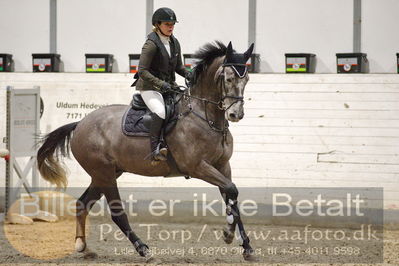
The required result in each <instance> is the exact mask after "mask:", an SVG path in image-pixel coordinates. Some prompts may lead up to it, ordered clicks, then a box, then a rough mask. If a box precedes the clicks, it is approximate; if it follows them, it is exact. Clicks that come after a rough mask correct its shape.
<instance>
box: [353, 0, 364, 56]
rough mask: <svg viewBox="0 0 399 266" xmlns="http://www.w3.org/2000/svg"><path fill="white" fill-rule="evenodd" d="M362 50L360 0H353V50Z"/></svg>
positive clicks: (355, 51) (358, 51)
mask: <svg viewBox="0 0 399 266" xmlns="http://www.w3.org/2000/svg"><path fill="white" fill-rule="evenodd" d="M361 50H362V0H353V52H354V53H360V52H361Z"/></svg>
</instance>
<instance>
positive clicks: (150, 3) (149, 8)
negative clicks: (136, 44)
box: [145, 0, 154, 36]
mask: <svg viewBox="0 0 399 266" xmlns="http://www.w3.org/2000/svg"><path fill="white" fill-rule="evenodd" d="M153 13H154V0H147V1H146V18H145V19H146V24H145V36H147V34H148V33H149V32H151V30H152V22H151V19H152V14H153Z"/></svg>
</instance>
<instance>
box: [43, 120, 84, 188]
mask: <svg viewBox="0 0 399 266" xmlns="http://www.w3.org/2000/svg"><path fill="white" fill-rule="evenodd" d="M77 125H78V122H74V123H70V124H67V125H64V126H62V127H59V128H57V129H56V130H54V131H53V132H51V133H49V134H47V135H46V136H44V137H43V139H42V140H41V142H42V143H43V144H42V146H41V147H40V149H39V151H38V152H37V163H38V165H37V167H38V169H39V172H40V174H41V175H42V177H43V178H44V179H45V180H47V181H48V182H50V183H51V184H55V185H57V187H58V188H66V186H67V184H68V181H67V177H66V176H67V173H66V169H65V167H64V166H63V163H62V161H61V160H60V157H61V156H62V157H69V151H70V147H69V142H70V140H71V135H72V131H74V130H75V128H76V126H77Z"/></svg>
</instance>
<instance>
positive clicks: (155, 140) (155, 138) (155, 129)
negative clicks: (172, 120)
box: [150, 113, 168, 164]
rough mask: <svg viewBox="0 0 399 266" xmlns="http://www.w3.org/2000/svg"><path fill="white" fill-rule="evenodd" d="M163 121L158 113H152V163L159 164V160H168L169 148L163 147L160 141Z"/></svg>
mask: <svg viewBox="0 0 399 266" xmlns="http://www.w3.org/2000/svg"><path fill="white" fill-rule="evenodd" d="M163 121H164V120H163V119H162V118H160V117H159V116H158V115H157V114H156V113H151V125H150V143H151V151H152V153H151V159H152V164H157V162H159V161H166V159H167V158H166V156H167V154H168V150H167V149H166V148H165V147H162V148H161V143H160V141H159V137H160V135H161V128H162V124H163Z"/></svg>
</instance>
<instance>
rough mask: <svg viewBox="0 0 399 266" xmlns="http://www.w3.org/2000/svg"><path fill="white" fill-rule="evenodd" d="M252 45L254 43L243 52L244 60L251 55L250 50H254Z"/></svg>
mask: <svg viewBox="0 0 399 266" xmlns="http://www.w3.org/2000/svg"><path fill="white" fill-rule="evenodd" d="M254 45H255V44H254V43H252V44H251V46H250V47H249V48H248V50H247V51H246V52H245V53H244V56H245V60H246V61H247V60H248V59H249V58H250V57H251V55H252V52H253V51H254Z"/></svg>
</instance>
